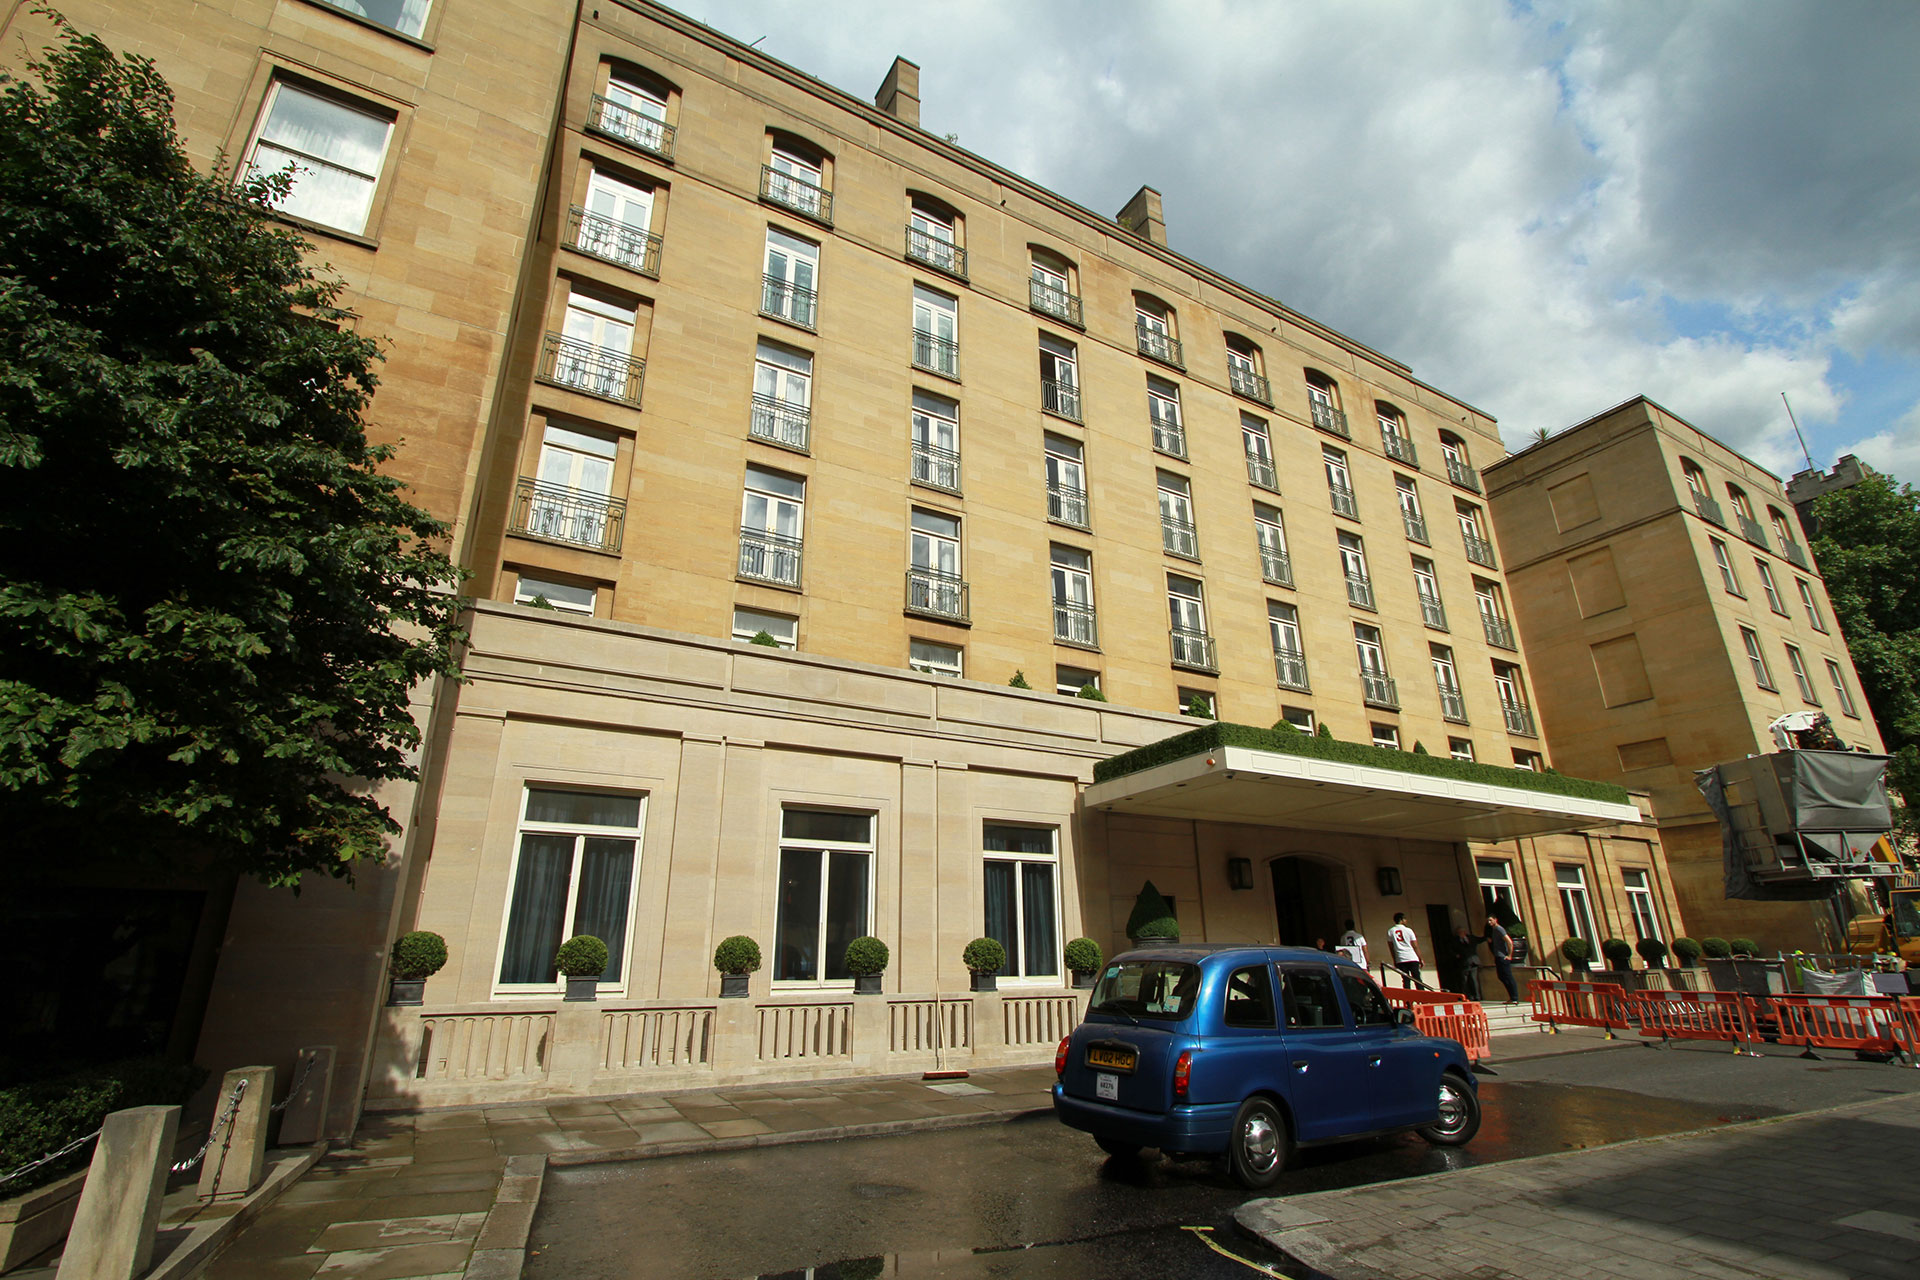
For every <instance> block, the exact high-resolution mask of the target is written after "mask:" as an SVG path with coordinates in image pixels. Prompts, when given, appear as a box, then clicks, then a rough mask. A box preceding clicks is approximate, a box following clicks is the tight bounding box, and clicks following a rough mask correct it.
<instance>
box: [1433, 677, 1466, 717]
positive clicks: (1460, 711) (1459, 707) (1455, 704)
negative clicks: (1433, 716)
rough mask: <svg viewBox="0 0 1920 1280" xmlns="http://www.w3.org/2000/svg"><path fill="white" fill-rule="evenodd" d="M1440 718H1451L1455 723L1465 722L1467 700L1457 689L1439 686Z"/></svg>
mask: <svg viewBox="0 0 1920 1280" xmlns="http://www.w3.org/2000/svg"><path fill="white" fill-rule="evenodd" d="M1440 718H1441V719H1442V720H1451V721H1453V723H1455V724H1465V723H1466V722H1467V700H1466V699H1465V698H1464V697H1462V696H1461V694H1460V691H1459V690H1458V689H1449V688H1448V687H1447V686H1445V685H1441V686H1440Z"/></svg>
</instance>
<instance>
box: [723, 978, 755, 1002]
mask: <svg viewBox="0 0 1920 1280" xmlns="http://www.w3.org/2000/svg"><path fill="white" fill-rule="evenodd" d="M752 981H753V975H752V974H750V973H723V974H721V975H720V994H721V996H722V997H724V998H725V999H728V1000H743V999H745V998H746V997H747V995H748V991H747V986H748V984H749V983H751V982H752Z"/></svg>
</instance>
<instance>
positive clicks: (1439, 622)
mask: <svg viewBox="0 0 1920 1280" xmlns="http://www.w3.org/2000/svg"><path fill="white" fill-rule="evenodd" d="M1413 590H1414V594H1415V595H1417V596H1419V597H1420V617H1421V618H1422V619H1423V620H1424V621H1425V622H1426V624H1427V625H1428V626H1430V627H1432V628H1434V629H1435V630H1436V631H1445V630H1446V629H1447V607H1446V606H1445V605H1443V604H1441V603H1440V578H1439V575H1438V574H1436V573H1435V572H1434V569H1433V561H1431V560H1428V559H1425V558H1423V557H1421V556H1415V557H1413Z"/></svg>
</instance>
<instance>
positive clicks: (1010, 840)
mask: <svg viewBox="0 0 1920 1280" xmlns="http://www.w3.org/2000/svg"><path fill="white" fill-rule="evenodd" d="M983 839H984V841H985V845H986V850H987V852H988V853H1034V854H1039V855H1041V856H1042V857H1047V856H1051V855H1052V853H1053V828H1052V827H1009V826H1005V825H1003V824H1001V823H998V822H989V823H987V824H986V827H985V832H984V836H983Z"/></svg>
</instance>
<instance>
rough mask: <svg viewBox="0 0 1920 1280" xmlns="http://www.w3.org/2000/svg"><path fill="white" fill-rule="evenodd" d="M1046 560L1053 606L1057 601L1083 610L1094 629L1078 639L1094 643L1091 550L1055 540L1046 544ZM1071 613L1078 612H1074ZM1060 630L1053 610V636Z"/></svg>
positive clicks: (1059, 603)
mask: <svg viewBox="0 0 1920 1280" xmlns="http://www.w3.org/2000/svg"><path fill="white" fill-rule="evenodd" d="M1047 561H1048V575H1049V580H1050V582H1051V583H1052V603H1053V605H1054V607H1055V609H1056V610H1057V609H1058V607H1059V606H1061V605H1068V606H1071V607H1072V608H1074V609H1075V610H1076V611H1084V613H1085V616H1086V618H1087V620H1088V622H1089V623H1091V624H1092V625H1093V627H1094V628H1095V630H1094V632H1093V635H1091V636H1089V637H1088V638H1087V639H1086V640H1084V641H1079V643H1083V644H1092V643H1094V637H1096V636H1097V635H1098V634H1099V632H1098V630H1097V627H1098V623H1097V621H1096V618H1097V615H1096V614H1095V612H1094V601H1093V553H1092V552H1090V551H1083V550H1081V549H1080V548H1079V547H1070V546H1067V545H1066V544H1064V543H1060V542H1055V543H1053V544H1051V545H1050V546H1049V547H1048V550H1047ZM1075 616H1076V617H1077V616H1079V614H1078V612H1076V614H1075ZM1070 629H1071V628H1070ZM1060 631H1061V629H1060V626H1059V620H1058V614H1057V613H1056V616H1055V624H1054V638H1055V639H1056V640H1057V639H1059V638H1060ZM1075 639H1077V637H1075Z"/></svg>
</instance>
